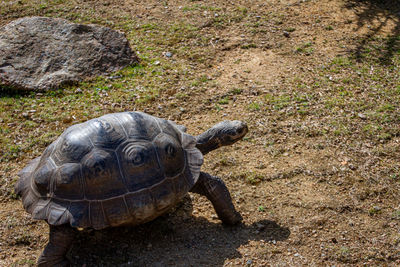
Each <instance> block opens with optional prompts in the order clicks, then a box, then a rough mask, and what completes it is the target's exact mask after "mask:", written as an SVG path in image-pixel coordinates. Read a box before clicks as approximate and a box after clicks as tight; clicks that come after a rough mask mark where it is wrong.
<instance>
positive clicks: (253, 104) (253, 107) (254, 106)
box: [248, 102, 261, 111]
mask: <svg viewBox="0 0 400 267" xmlns="http://www.w3.org/2000/svg"><path fill="white" fill-rule="evenodd" d="M248 109H249V110H252V111H258V110H260V109H261V104H260V103H259V102H251V103H250V104H249V105H248Z"/></svg>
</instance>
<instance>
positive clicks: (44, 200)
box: [16, 112, 203, 229]
mask: <svg viewBox="0 0 400 267" xmlns="http://www.w3.org/2000/svg"><path fill="white" fill-rule="evenodd" d="M195 145H196V140H195V138H194V137H193V136H190V135H188V134H186V133H184V132H183V131H181V130H179V129H178V127H177V126H176V125H175V124H174V123H172V122H170V121H167V120H163V119H160V118H156V117H153V116H150V115H148V114H145V113H141V112H124V113H114V114H108V115H105V116H102V117H100V118H97V119H93V120H89V121H87V122H85V123H81V124H77V125H74V126H71V127H69V128H68V129H67V130H65V132H64V133H63V134H62V135H61V136H60V137H59V138H58V139H57V140H55V141H54V142H53V143H52V144H51V145H50V146H48V147H47V148H46V150H45V151H44V153H43V155H42V156H41V157H39V158H37V159H35V160H33V161H31V162H30V163H29V164H28V165H27V167H25V168H24V169H23V170H22V171H21V172H20V173H19V176H20V180H19V181H18V183H17V185H16V192H17V193H19V194H21V195H22V201H23V204H24V208H25V209H26V210H27V211H28V212H30V213H32V215H33V218H35V219H42V220H46V221H47V222H48V223H49V224H52V225H61V224H65V223H70V224H71V226H73V227H81V228H94V229H102V228H105V227H109V226H119V225H123V224H131V225H135V224H139V223H143V222H146V221H149V220H152V219H154V218H155V217H157V216H159V215H161V214H162V213H164V212H165V211H167V210H168V209H169V208H171V207H172V206H173V205H175V204H176V203H177V202H178V201H179V200H180V199H181V198H182V197H183V196H184V195H185V194H186V193H187V192H188V191H189V190H190V189H191V188H192V187H193V185H194V184H195V183H196V181H197V179H198V177H199V174H200V167H201V165H202V163H203V156H202V154H201V152H200V151H199V150H198V149H197V148H196V147H195Z"/></svg>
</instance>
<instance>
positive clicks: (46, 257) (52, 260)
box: [38, 225, 75, 267]
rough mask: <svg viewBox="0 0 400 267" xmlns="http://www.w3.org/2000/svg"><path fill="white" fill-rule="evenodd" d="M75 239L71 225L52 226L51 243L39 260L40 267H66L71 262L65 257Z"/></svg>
mask: <svg viewBox="0 0 400 267" xmlns="http://www.w3.org/2000/svg"><path fill="white" fill-rule="evenodd" d="M74 238H75V230H74V229H73V228H72V227H71V226H69V225H60V226H53V225H50V236H49V243H47V245H46V247H45V249H44V250H43V252H42V254H41V255H40V257H39V260H38V266H39V267H50V266H57V267H65V266H69V262H68V260H67V259H66V257H65V255H66V254H67V252H68V250H69V249H70V247H71V244H72V242H73V241H74Z"/></svg>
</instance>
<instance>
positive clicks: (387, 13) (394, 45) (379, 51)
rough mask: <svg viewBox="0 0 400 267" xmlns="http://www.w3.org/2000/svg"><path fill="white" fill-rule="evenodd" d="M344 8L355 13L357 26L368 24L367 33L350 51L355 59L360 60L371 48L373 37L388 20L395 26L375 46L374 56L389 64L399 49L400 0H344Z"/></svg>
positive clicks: (358, 27)
mask: <svg viewBox="0 0 400 267" xmlns="http://www.w3.org/2000/svg"><path fill="white" fill-rule="evenodd" d="M345 8H348V9H352V10H354V11H355V14H356V15H357V28H356V30H359V29H361V28H362V27H364V26H368V31H367V33H365V34H364V36H363V37H361V41H359V42H358V44H357V45H356V48H355V49H354V50H353V51H352V52H353V54H354V56H355V57H356V59H358V60H360V61H361V60H362V59H363V54H364V53H365V52H367V51H369V50H370V49H371V47H370V46H371V43H372V42H373V40H374V38H377V37H379V32H380V31H381V30H382V29H383V28H384V27H386V26H387V25H388V24H389V23H390V21H393V22H394V24H395V26H394V28H393V29H392V31H391V33H389V35H388V36H387V37H386V38H383V39H382V40H380V41H381V42H380V43H379V45H377V46H375V49H374V50H376V51H372V52H376V56H377V59H378V61H379V63H380V64H382V65H390V64H392V59H393V57H394V56H395V54H396V53H397V52H398V51H399V49H400V1H397V0H346V3H345Z"/></svg>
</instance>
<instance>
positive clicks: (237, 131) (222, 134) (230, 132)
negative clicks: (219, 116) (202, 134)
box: [213, 121, 248, 146]
mask: <svg viewBox="0 0 400 267" xmlns="http://www.w3.org/2000/svg"><path fill="white" fill-rule="evenodd" d="M214 127H216V129H218V130H219V131H217V134H218V135H219V139H220V142H221V145H222V146H227V145H232V144H233V143H235V142H237V141H239V140H241V139H242V138H243V137H244V136H245V135H246V133H247V132H248V128H247V124H246V123H245V122H242V121H223V122H220V123H218V124H217V125H215V126H214ZM214 127H213V128H214Z"/></svg>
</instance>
